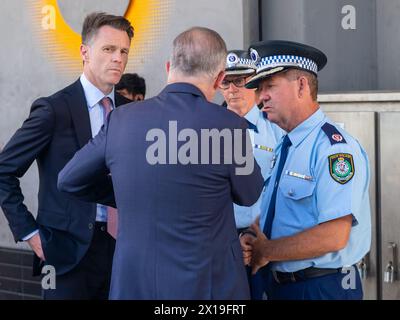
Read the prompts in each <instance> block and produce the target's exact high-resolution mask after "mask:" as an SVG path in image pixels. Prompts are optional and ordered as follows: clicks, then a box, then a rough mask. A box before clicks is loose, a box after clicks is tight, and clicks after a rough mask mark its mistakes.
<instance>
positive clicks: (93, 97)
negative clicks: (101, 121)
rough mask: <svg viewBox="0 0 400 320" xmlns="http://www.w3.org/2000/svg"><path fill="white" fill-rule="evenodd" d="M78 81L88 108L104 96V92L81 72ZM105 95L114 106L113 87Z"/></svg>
mask: <svg viewBox="0 0 400 320" xmlns="http://www.w3.org/2000/svg"><path fill="white" fill-rule="evenodd" d="M80 81H81V84H82V87H83V91H84V92H85V98H86V102H87V106H88V108H89V109H91V108H93V107H94V106H95V105H96V104H98V103H99V101H100V100H101V99H103V98H104V93H103V92H101V91H100V90H99V89H98V88H97V87H96V86H95V85H93V84H92V83H91V82H90V81H89V80H88V79H87V78H86V76H85V74H83V73H82V75H81V77H80ZM106 97H109V98H110V99H111V100H112V102H113V106H115V95H114V88H113V89H112V91H111V92H110V93H109V94H108V95H107V96H106Z"/></svg>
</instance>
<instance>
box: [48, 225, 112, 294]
mask: <svg viewBox="0 0 400 320" xmlns="http://www.w3.org/2000/svg"><path fill="white" fill-rule="evenodd" d="M114 249H115V239H114V238H113V237H111V236H110V235H109V233H108V232H107V224H106V223H104V222H96V223H95V230H94V234H93V239H92V243H91V244H90V247H89V249H88V251H87V253H86V255H85V256H84V257H83V259H82V260H81V261H80V262H79V264H78V265H77V266H76V267H75V268H74V269H72V270H71V271H69V272H67V273H66V274H63V275H59V276H56V289H47V290H43V298H44V299H46V300H106V299H108V293H109V290H110V280H111V269H112V259H113V255H114Z"/></svg>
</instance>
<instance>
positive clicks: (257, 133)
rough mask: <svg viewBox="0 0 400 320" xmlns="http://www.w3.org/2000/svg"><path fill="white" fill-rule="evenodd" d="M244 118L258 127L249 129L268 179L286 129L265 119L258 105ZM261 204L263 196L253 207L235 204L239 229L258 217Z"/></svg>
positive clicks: (265, 177) (254, 151)
mask: <svg viewBox="0 0 400 320" xmlns="http://www.w3.org/2000/svg"><path fill="white" fill-rule="evenodd" d="M244 118H245V119H246V120H247V121H248V122H250V123H251V124H252V125H251V127H253V128H254V129H256V130H254V129H248V131H249V134H250V139H251V143H252V145H253V153H254V158H255V159H256V161H257V163H258V165H259V166H260V169H261V174H262V176H263V177H264V180H266V179H268V177H269V175H270V167H269V166H270V163H271V159H272V157H273V155H274V151H275V146H276V145H277V143H278V141H279V140H280V138H281V137H282V136H283V134H284V131H283V130H282V129H280V128H279V127H278V126H277V125H275V124H273V123H271V122H270V121H268V120H267V119H265V118H264V115H263V113H262V112H261V111H260V110H259V109H258V107H257V105H255V106H254V107H253V108H251V109H250V111H249V112H248V113H247V114H246V115H245V116H244ZM260 205H261V197H260V198H259V199H258V201H257V202H256V203H255V204H253V205H252V206H251V207H243V206H239V205H236V204H234V208H233V209H234V213H235V221H236V227H237V228H238V229H239V228H246V227H248V226H250V225H251V224H252V223H253V222H254V220H255V219H256V217H257V216H258V215H260Z"/></svg>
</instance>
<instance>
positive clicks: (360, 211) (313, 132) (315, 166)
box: [260, 109, 371, 272]
mask: <svg viewBox="0 0 400 320" xmlns="http://www.w3.org/2000/svg"><path fill="white" fill-rule="evenodd" d="M325 123H329V124H332V125H333V126H334V128H333V129H334V130H335V131H336V132H337V133H339V134H332V135H329V134H327V133H326V132H325V131H324V129H323V126H324V125H325ZM328 126H329V125H328ZM288 135H289V138H290V140H291V142H292V145H291V147H290V148H289V151H288V156H287V159H286V162H285V165H284V168H283V171H282V175H281V179H280V182H279V187H278V191H277V196H276V207H275V217H274V220H273V224H272V231H271V239H278V238H282V237H288V236H293V235H295V234H297V233H299V232H301V231H304V230H306V229H309V228H312V227H314V226H316V225H318V224H320V223H323V222H326V221H330V220H333V219H337V218H340V217H343V216H346V215H349V214H352V218H353V223H352V228H351V232H350V238H349V241H348V243H347V246H346V247H345V248H343V249H342V250H340V251H337V252H331V253H327V254H325V255H323V256H320V257H316V258H310V259H305V260H296V261H294V260H293V261H282V262H281V261H279V262H272V263H271V269H272V270H277V271H282V272H294V271H298V270H302V269H305V268H308V267H318V268H339V267H346V266H351V265H353V264H355V263H357V262H358V261H359V260H361V259H362V258H363V256H364V255H365V254H366V253H367V252H368V251H369V249H370V245H371V212H370V202H369V192H368V189H369V180H370V172H369V163H368V157H367V154H366V153H365V151H364V150H363V148H362V147H361V145H360V144H359V143H358V141H357V140H356V139H354V138H353V137H351V136H350V135H349V134H348V133H347V132H346V131H345V130H343V129H341V128H338V127H337V126H335V124H334V122H332V121H331V120H330V119H328V118H327V117H326V116H325V115H324V113H323V112H322V111H321V110H320V109H318V110H317V111H316V112H315V113H314V114H313V115H312V116H310V117H309V118H308V119H307V120H305V121H304V122H302V123H301V124H300V125H298V126H297V127H296V128H295V129H293V130H292V131H291V132H289V134H288ZM343 138H344V140H343V141H342V142H344V141H345V142H346V143H336V142H338V141H340V140H341V139H343ZM281 143H282V141H281V142H280V144H279V145H278V146H277V148H276V153H277V155H278V158H277V159H276V161H275V163H279V153H280V146H281ZM349 166H352V167H353V168H352V171H349V170H350V169H349V168H350V167H349ZM277 167H278V166H277V165H276V166H275V170H274V169H272V175H271V177H270V180H271V181H275V175H276V171H277V170H276V168H277ZM273 188H274V186H273V185H272V184H270V185H269V186H268V187H267V188H266V190H265V191H264V192H263V195H262V198H263V199H262V204H261V212H262V213H261V217H260V227H261V230H263V228H264V224H265V219H266V214H267V210H268V205H269V201H270V199H271V195H272V191H273Z"/></svg>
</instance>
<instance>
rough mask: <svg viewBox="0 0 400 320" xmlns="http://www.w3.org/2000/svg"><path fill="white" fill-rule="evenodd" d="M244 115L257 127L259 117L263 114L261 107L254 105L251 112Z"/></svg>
mask: <svg viewBox="0 0 400 320" xmlns="http://www.w3.org/2000/svg"><path fill="white" fill-rule="evenodd" d="M244 117H245V119H246V120H247V121H249V122H251V123H252V124H254V125H255V126H256V127H257V123H258V119H260V117H262V114H261V111H260V109H258V107H257V105H254V106H253V108H251V109H250V110H249V112H247V113H246V114H245V115H244Z"/></svg>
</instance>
